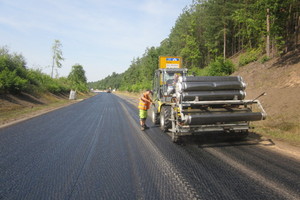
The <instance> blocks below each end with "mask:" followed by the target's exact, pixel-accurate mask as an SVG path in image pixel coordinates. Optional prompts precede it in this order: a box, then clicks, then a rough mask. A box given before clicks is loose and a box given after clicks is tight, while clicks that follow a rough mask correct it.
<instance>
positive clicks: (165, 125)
mask: <svg viewBox="0 0 300 200" xmlns="http://www.w3.org/2000/svg"><path fill="white" fill-rule="evenodd" d="M170 119H171V106H162V107H161V109H160V129H161V130H162V131H163V132H167V131H168V130H169V129H170V128H171V127H172V123H171V121H170Z"/></svg>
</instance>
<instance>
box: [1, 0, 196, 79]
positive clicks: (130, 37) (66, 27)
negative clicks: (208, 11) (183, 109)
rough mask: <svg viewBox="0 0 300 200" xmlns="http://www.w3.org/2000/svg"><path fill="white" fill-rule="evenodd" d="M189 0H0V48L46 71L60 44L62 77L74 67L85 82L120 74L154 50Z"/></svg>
mask: <svg viewBox="0 0 300 200" xmlns="http://www.w3.org/2000/svg"><path fill="white" fill-rule="evenodd" d="M191 2H192V0H110V1H108V0H26V1H25V0H0V46H1V47H2V46H7V47H8V48H9V50H10V51H11V52H16V53H21V54H22V55H23V56H24V57H25V59H26V62H27V66H28V67H30V68H40V69H42V70H43V71H44V72H45V73H48V74H50V72H51V67H50V66H51V63H52V60H51V56H52V49H51V48H52V45H53V43H54V40H55V39H58V40H60V42H61V43H62V52H63V56H64V58H65V61H63V62H62V65H63V66H62V68H61V69H59V70H58V73H59V76H67V75H68V74H69V73H70V71H71V67H72V66H73V65H74V64H77V63H78V64H81V65H82V66H83V67H84V70H85V72H86V76H87V78H88V81H97V80H100V79H102V78H105V77H106V76H108V75H110V74H111V73H112V72H116V73H122V72H124V71H125V70H126V69H127V68H128V67H129V66H130V64H131V61H132V60H133V58H136V57H141V56H142V55H143V53H144V52H145V50H146V48H147V47H151V46H155V47H157V46H159V45H160V42H161V41H162V40H163V39H165V38H167V37H168V35H169V33H170V30H171V28H172V27H173V26H174V25H175V21H176V19H177V18H178V16H179V15H180V14H181V13H182V9H183V8H184V7H185V6H188V5H190V4H191Z"/></svg>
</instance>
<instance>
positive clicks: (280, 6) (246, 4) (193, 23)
mask: <svg viewBox="0 0 300 200" xmlns="http://www.w3.org/2000/svg"><path fill="white" fill-rule="evenodd" d="M299 14H300V1H299V0H194V1H193V3H192V4H191V5H189V6H187V7H185V8H184V9H183V11H182V13H181V15H180V16H179V17H178V18H177V20H176V22H175V25H174V26H173V28H172V29H171V30H170V34H169V36H168V37H167V38H166V39H164V40H163V41H161V43H160V46H158V47H148V48H146V50H145V52H144V54H143V55H142V56H141V57H137V58H134V59H133V60H132V62H131V65H130V66H129V67H128V69H127V70H126V71H125V72H123V73H120V74H118V73H115V72H114V73H112V74H111V75H109V76H107V77H106V78H104V79H102V80H99V81H97V82H90V83H89V87H90V88H94V89H107V88H115V89H118V90H123V91H130V92H139V91H141V90H143V89H146V88H151V86H152V77H153V73H154V71H155V69H157V68H158V57H159V56H181V57H182V58H183V67H185V68H188V69H189V71H190V72H191V73H194V74H196V75H203V76H209V75H210V76H215V75H222V76H223V75H230V74H231V73H232V72H234V70H235V69H237V68H238V67H240V66H243V65H246V64H248V63H250V62H253V61H260V62H266V61H268V60H269V59H271V58H273V57H277V56H282V55H284V54H285V53H287V52H288V51H291V50H295V49H296V48H299V43H300V42H299V30H300V15H299ZM236 55H239V61H238V64H233V62H232V61H231V58H232V57H234V56H236Z"/></svg>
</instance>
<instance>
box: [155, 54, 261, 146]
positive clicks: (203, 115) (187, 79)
mask: <svg viewBox="0 0 300 200" xmlns="http://www.w3.org/2000/svg"><path fill="white" fill-rule="evenodd" d="M159 59H160V62H159V63H160V64H159V66H160V67H159V69H158V70H156V71H155V75H154V83H153V100H154V102H153V104H152V106H151V109H150V110H151V118H152V121H153V123H154V124H157V125H159V126H160V128H161V130H162V131H163V132H166V133H168V134H169V135H171V138H172V141H173V142H175V143H178V142H180V139H181V137H182V136H186V135H196V134H198V133H201V132H234V133H237V134H240V135H243V136H245V135H247V134H248V131H249V129H250V128H251V127H250V122H251V121H259V120H264V119H265V118H266V115H267V114H266V112H265V110H264V109H263V107H262V105H261V103H260V101H259V100H257V99H254V100H245V96H246V92H245V88H246V84H245V83H244V81H243V79H242V77H240V76H188V74H187V73H188V70H187V69H186V68H181V62H182V59H181V58H180V57H160V58H159Z"/></svg>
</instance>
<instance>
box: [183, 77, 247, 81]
mask: <svg viewBox="0 0 300 200" xmlns="http://www.w3.org/2000/svg"><path fill="white" fill-rule="evenodd" d="M179 81H181V82H224V81H240V82H243V78H242V77H240V76H185V77H179Z"/></svg>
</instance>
